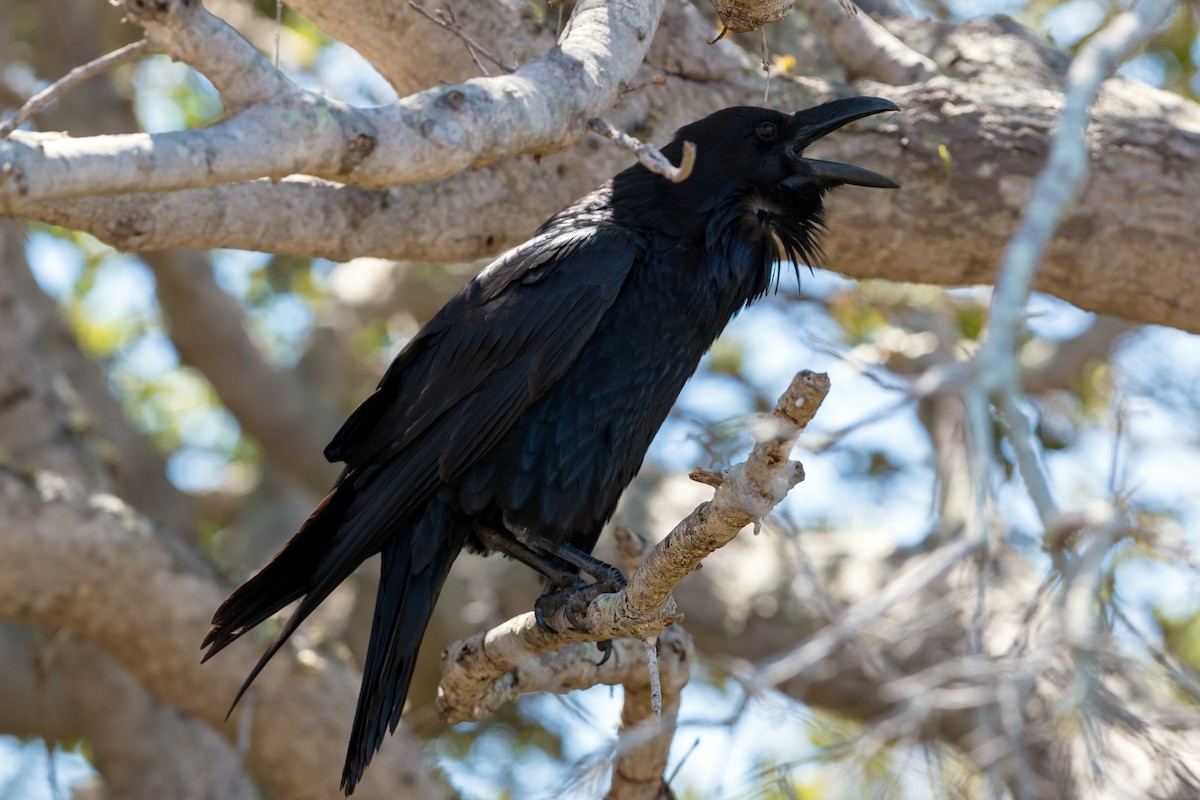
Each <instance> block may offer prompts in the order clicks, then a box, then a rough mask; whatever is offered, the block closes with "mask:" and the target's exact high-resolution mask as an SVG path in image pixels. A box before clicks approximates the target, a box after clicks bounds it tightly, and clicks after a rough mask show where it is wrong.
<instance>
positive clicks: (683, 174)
mask: <svg viewBox="0 0 1200 800" xmlns="http://www.w3.org/2000/svg"><path fill="white" fill-rule="evenodd" d="M588 127H590V128H591V129H592V130H593V131H595V132H596V133H598V134H600V135H601V136H604V137H606V138H608V139H611V140H612V141H613V142H616V144H617V146H618V147H621V148H623V149H625V150H628V151H629V152H631V153H633V154H634V155H635V156H637V159H638V161H639V162H641V165H642V166H643V167H645V168H646V169H648V170H650V171H651V172H653V173H655V174H656V175H662V176H663V177H664V178H666V179H667V180H669V181H671V183H682V182H683V181H685V180H687V178H688V176H689V175H691V174H692V169H693V168H694V167H695V166H696V145H694V144H692V143H691V142H684V143H683V158H682V159H681V160H680V162H679V166H675V165H674V164H672V163H671V162H670V161H669V160H668V159H667V157H666V156H664V155H663V154H662V153H661V152H660V151H659V150H658V148H656V147H653V146H652V145H648V144H646V143H645V142H643V141H641V140H640V139H636V138H634V137H632V136H630V135H629V134H628V133H625V132H624V131H621V130H618V129H616V128H614V127H613V126H612V125H610V124H609V123H608V122H607V121H605V120H603V119H601V118H600V117H593V118H592V119H590V120H588Z"/></svg>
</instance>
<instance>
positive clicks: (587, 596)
mask: <svg viewBox="0 0 1200 800" xmlns="http://www.w3.org/2000/svg"><path fill="white" fill-rule="evenodd" d="M619 576H620V573H618V577H619ZM624 586H625V579H624V578H621V582H620V584H616V583H615V582H614V581H608V580H605V581H597V582H596V583H582V581H581V582H580V584H579V585H576V586H571V587H569V588H566V589H559V590H557V591H553V592H547V593H546V594H544V595H542V596H541V597H539V598H538V599H537V602H536V603H534V605H533V616H534V618H535V619H536V620H537V624H538V627H540V628H541V629H542V630H544V631H547V632H548V633H558V631H557V630H556V629H555V628H554V627H553V626H552V625H550V623H549V622H547V619H548V618H551V617H555V616H557V615H558V614H560V613H561V614H562V615H563V616H564V617H566V618H567V622H569V623H570V624H571V627H572V628H574V629H575V630H577V631H583V630H587V625H586V624H585V623H584V621H583V615H584V614H585V613H587V608H588V606H589V605H591V604H592V601H593V600H595V599H596V598H597V597H599V596H600V595H602V594H611V593H612V592H619V591H620V590H621V589H623V588H624ZM610 644H611V643H608V642H606V643H603V644H602V645H601V646H600V649H601V650H607V649H608V646H609V645H610ZM607 658H608V656H607V654H606V655H605V660H607ZM601 663H604V662H603V661H602V662H601Z"/></svg>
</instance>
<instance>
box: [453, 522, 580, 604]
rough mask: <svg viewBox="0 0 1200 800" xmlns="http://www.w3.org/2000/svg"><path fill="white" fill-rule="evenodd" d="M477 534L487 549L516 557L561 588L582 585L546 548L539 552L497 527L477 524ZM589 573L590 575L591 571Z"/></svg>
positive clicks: (577, 577) (576, 576)
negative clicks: (552, 558)
mask: <svg viewBox="0 0 1200 800" xmlns="http://www.w3.org/2000/svg"><path fill="white" fill-rule="evenodd" d="M475 534H476V535H477V536H478V537H479V541H480V542H482V543H483V545H484V547H486V548H487V549H489V550H494V551H496V552H498V553H504V554H505V555H507V556H510V557H512V558H515V559H516V560H517V561H520V562H521V563H522V564H524V565H526V566H527V567H529V568H531V569H533V570H535V571H536V572H540V573H541V574H542V575H544V576H545V577H546V580H548V581H550V583H552V584H553V585H554V586H556V587H557V588H559V589H574V588H576V587H578V586H580V585H581V581H580V578H579V575H577V574H576V573H575V572H573V571H572V570H569V569H567V568H565V567H563V566H561V565H560V564H556V563H555V562H554V561H553V560H551V559H550V558H549V557H548V556H547V555H546V551H544V550H543V551H541V552H539V551H538V550H535V549H534V548H533V547H530V546H529V545H528V544H526V543H524V542H521V541H517V540H515V539H513V538H512V537H511V536H507V535H505V534H503V533H501V532H500V531H498V530H496V529H495V528H489V527H488V526H486V525H476V526H475ZM564 560H565V559H564ZM567 563H568V564H569V563H571V562H567ZM602 563H603V562H602ZM588 574H589V575H590V574H591V573H588Z"/></svg>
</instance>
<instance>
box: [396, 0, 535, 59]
mask: <svg viewBox="0 0 1200 800" xmlns="http://www.w3.org/2000/svg"><path fill="white" fill-rule="evenodd" d="M408 5H409V7H410V8H411V9H412V10H413V11H416V12H417V13H418V14H420V15H421V16H422V17H424V18H425V19H427V20H429V21H430V22H432V23H434V24H435V25H437V26H438V27H440V28H443V29H445V30H448V31H450V33H453V34H454V35H455V36H457V37H458V38H459V39H461V40H462V43H463V44H464V45H466V48H467V53H469V54H470V56H471V60H472V61H474V62H475V66H476V67H478V68H479V71H480V72H482V73H483V74H484V76H485V77H489V78H490V77H491V73H490V72H488V71H487V68H486V67H485V66H483V63H482V62H481V61H480V60H479V56H483V57H484V58H486V59H487V60H488V61H490V62H492V63H493V64H495V65H496V66H497V67H499V68H500V69H501V70H503V71H504V72H508V73H512V72H516V71H517V68H516V67H514V66H512V65H511V64H507V63H505V62H504V61H503V60H501V59H500V58H499V57H498V56H495V55H493V54H492V52H491V51H490V50H488V49H487V48H486V47H484V46H483V45H481V44H480V43H479V42H477V41H475V40H474V39H472V38H471V36H470V34H468V33H467V32H466V31H465V30H464V29H463V27H462V26H461V25H459V24H458V20H457V19H456V18H455V16H454V9H453V8H451V7H450V6H446V7H445V8H439V9H438V10H436V11H434V12H433V13H432V14H430V13H429V11H427V10H426V9H425V7H424V6H422V5H421V4H420V3H417V2H415V0H408Z"/></svg>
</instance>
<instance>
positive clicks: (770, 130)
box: [754, 122, 779, 142]
mask: <svg viewBox="0 0 1200 800" xmlns="http://www.w3.org/2000/svg"><path fill="white" fill-rule="evenodd" d="M778 130H779V129H778V128H776V127H775V123H774V122H760V123H758V127H757V128H755V129H754V132H755V133H756V134H758V138H760V139H762V140H763V141H764V142H769V141H771V140H772V139H774V138H775V134H776V133H777V132H778Z"/></svg>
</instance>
